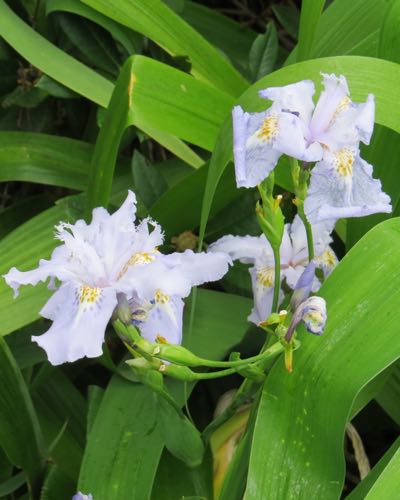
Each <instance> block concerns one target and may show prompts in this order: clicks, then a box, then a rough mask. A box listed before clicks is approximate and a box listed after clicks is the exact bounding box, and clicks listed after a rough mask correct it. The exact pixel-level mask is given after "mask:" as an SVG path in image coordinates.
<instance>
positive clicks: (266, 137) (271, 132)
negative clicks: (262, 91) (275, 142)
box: [257, 115, 278, 142]
mask: <svg viewBox="0 0 400 500" xmlns="http://www.w3.org/2000/svg"><path fill="white" fill-rule="evenodd" d="M277 133H278V118H277V117H276V116H274V115H270V116H267V118H265V120H264V121H263V122H262V124H261V127H260V128H259V129H258V131H257V137H258V139H261V140H263V141H265V142H271V140H272V139H273V138H274V137H276V135H277Z"/></svg>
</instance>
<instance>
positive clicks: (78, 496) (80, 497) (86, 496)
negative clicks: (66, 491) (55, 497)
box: [72, 491, 93, 500]
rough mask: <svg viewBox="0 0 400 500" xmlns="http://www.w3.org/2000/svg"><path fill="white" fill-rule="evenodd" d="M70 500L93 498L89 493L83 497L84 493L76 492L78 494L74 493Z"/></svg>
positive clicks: (91, 499)
mask: <svg viewBox="0 0 400 500" xmlns="http://www.w3.org/2000/svg"><path fill="white" fill-rule="evenodd" d="M72 500H93V496H92V494H91V493H89V494H88V495H85V494H84V493H81V492H80V491H78V493H76V494H75V495H74V496H73V497H72Z"/></svg>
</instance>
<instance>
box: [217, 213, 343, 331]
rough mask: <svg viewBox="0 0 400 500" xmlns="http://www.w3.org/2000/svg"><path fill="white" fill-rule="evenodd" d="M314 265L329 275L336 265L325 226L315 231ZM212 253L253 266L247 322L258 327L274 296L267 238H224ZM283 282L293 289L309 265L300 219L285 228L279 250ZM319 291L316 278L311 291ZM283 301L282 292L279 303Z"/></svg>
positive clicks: (315, 228)
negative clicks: (252, 304) (251, 298)
mask: <svg viewBox="0 0 400 500" xmlns="http://www.w3.org/2000/svg"><path fill="white" fill-rule="evenodd" d="M313 237H314V250H315V255H316V259H315V264H316V266H317V267H319V268H322V269H323V270H324V274H325V275H328V274H329V272H331V271H332V269H333V268H334V266H335V265H336V263H337V258H336V255H335V254H334V252H333V250H332V249H331V248H330V246H329V243H330V242H331V241H332V240H331V237H330V234H329V232H328V230H327V229H326V227H325V225H322V224H318V225H316V226H314V227H313ZM208 251H209V252H225V253H228V254H229V255H230V256H231V257H232V259H233V260H239V261H240V262H242V263H244V264H251V267H250V269H249V273H250V276H251V282H252V289H253V298H254V307H253V309H252V311H251V314H250V316H249V317H248V320H249V321H251V322H253V323H255V324H259V323H260V322H262V321H264V320H265V319H266V318H267V317H268V316H269V315H270V313H271V308H272V301H273V294H274V280H275V278H274V268H275V265H274V255H273V252H272V248H271V245H270V244H269V242H268V241H267V239H266V238H265V236H264V235H261V236H258V237H257V236H232V235H227V236H223V237H222V238H221V239H219V240H218V241H216V242H215V243H213V244H211V245H210V246H209V248H208ZM280 255H281V280H285V282H286V284H287V285H288V286H289V287H290V288H292V289H294V288H295V286H296V284H297V282H298V280H299V278H300V276H301V275H302V273H303V271H304V270H305V268H306V266H307V265H308V250H307V235H306V231H305V228H304V225H303V223H302V221H301V220H300V218H299V217H298V216H296V217H295V219H294V221H293V223H292V224H286V225H285V228H284V234H283V240H282V244H281V248H280ZM319 287H320V282H319V280H318V279H317V278H316V277H315V278H314V281H313V284H312V286H311V289H312V291H313V292H315V291H317V290H318V289H319ZM282 298H283V292H282V291H281V294H280V300H282Z"/></svg>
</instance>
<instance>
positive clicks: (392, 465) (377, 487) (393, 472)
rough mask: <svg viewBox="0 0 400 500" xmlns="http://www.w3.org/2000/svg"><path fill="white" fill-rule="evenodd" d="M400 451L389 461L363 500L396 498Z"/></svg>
mask: <svg viewBox="0 0 400 500" xmlns="http://www.w3.org/2000/svg"><path fill="white" fill-rule="evenodd" d="M399 468H400V449H397V451H396V453H395V454H394V455H393V457H392V458H391V459H390V462H389V463H388V464H387V465H386V467H385V469H384V470H383V471H382V473H381V475H380V476H379V478H378V479H377V480H376V481H375V483H374V485H373V486H372V488H371V489H370V490H369V492H368V494H367V496H366V497H365V500H382V498H396V496H397V495H398V494H399Z"/></svg>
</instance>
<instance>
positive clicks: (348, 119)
mask: <svg viewBox="0 0 400 500" xmlns="http://www.w3.org/2000/svg"><path fill="white" fill-rule="evenodd" d="M374 117H375V102H374V96H373V95H372V94H370V95H369V96H368V99H367V101H366V102H365V103H359V104H358V103H353V102H351V101H350V100H349V102H348V103H347V104H346V105H345V106H344V109H343V110H342V111H339V112H338V113H337V115H336V116H335V117H334V119H333V120H332V122H331V123H330V125H329V127H328V129H327V130H326V131H325V132H324V133H323V134H322V135H321V136H320V138H319V140H320V142H321V143H323V144H325V145H326V146H328V147H329V150H330V151H337V150H339V149H342V148H344V147H354V148H357V147H358V144H359V142H360V141H362V142H364V143H365V144H369V141H370V139H371V135H372V132H373V129H374Z"/></svg>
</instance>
